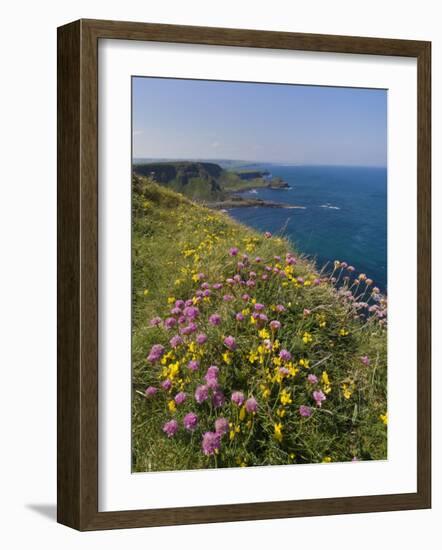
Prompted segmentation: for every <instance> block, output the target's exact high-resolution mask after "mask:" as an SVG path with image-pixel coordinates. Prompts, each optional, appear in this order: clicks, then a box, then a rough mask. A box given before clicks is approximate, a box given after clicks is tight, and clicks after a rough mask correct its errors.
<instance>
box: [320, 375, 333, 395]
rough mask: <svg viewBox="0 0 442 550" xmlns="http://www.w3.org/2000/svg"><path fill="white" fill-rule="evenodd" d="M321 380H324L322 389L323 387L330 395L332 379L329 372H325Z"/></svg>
mask: <svg viewBox="0 0 442 550" xmlns="http://www.w3.org/2000/svg"><path fill="white" fill-rule="evenodd" d="M321 380H322V385H323V386H322V387H323V390H324V393H330V392H331V383H330V378H329V377H328V374H327V371H323V373H322V376H321Z"/></svg>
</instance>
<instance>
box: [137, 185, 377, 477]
mask: <svg viewBox="0 0 442 550" xmlns="http://www.w3.org/2000/svg"><path fill="white" fill-rule="evenodd" d="M132 242H133V246H132V268H133V269H132V273H133V275H132V277H133V296H132V299H133V329H132V366H133V406H132V433H133V448H132V456H133V461H132V462H133V470H134V471H139V472H140V471H149V470H180V469H192V468H209V467H232V466H238V465H241V466H253V465H267V464H293V463H312V462H322V461H324V460H325V461H327V462H328V461H333V462H334V461H348V460H351V459H352V458H353V457H357V458H358V459H360V460H378V459H385V458H386V456H387V427H386V425H385V423H384V422H383V420H382V418H383V416H382V415H384V414H386V410H387V355H386V342H387V338H386V335H387V331H386V325H385V323H384V320H383V319H382V320H381V322H379V320H378V317H377V315H376V314H375V313H374V314H369V313H365V314H364V315H363V316H361V314H360V313H361V310H358V309H357V308H356V307H355V306H354V301H356V303H359V302H369V304H375V305H376V304H380V306H377V307H378V308H379V309H380V310H382V308H383V307H384V306H383V298H382V297H381V300H380V301H379V302H373V300H372V298H371V292H372V288H371V286H370V285H367V284H366V283H365V281H360V282H357V281H359V280H358V279H355V278H354V277H353V275H352V273H349V272H348V271H347V270H346V269H344V268H342V266H340V265H337V267H336V269H335V272H334V274H333V276H334V277H335V278H338V279H339V281H340V282H341V283H342V281H343V277H344V276H345V275H347V274H348V275H350V279H349V281H348V282H347V283H345V284H344V286H343V287H341V289H340V290H338V289H337V288H336V286H335V285H334V284H333V283H332V281H331V277H330V276H321V277H320V282H319V284H318V280H317V279H318V273H317V271H316V268H315V266H314V265H313V264H312V263H311V262H310V261H309V260H308V259H306V258H302V257H300V256H299V255H298V254H296V252H295V251H293V249H292V248H291V246H290V243H289V242H288V241H286V240H285V239H284V238H283V237H282V236H272V237H271V238H266V237H265V236H264V235H262V234H260V233H257V232H255V231H252V230H251V229H249V228H247V227H245V226H243V225H241V224H238V223H236V222H234V221H233V220H231V219H230V218H229V217H228V216H227V215H225V214H222V213H218V212H214V211H211V210H208V209H206V208H203V207H202V206H199V205H197V204H195V203H193V202H191V201H190V200H188V199H187V198H185V197H183V196H182V195H179V194H177V193H174V192H173V191H171V190H169V189H166V188H164V187H160V186H158V185H156V184H154V183H152V182H150V181H149V180H148V179H141V178H134V185H133V239H132ZM232 247H237V248H238V249H239V254H238V256H236V257H232V256H231V255H229V249H231V248H232ZM287 253H289V254H294V255H295V256H296V258H297V263H296V265H294V266H293V267H291V266H290V265H287V264H286V261H285V258H286V254H287ZM243 254H247V255H248V256H249V258H250V260H249V261H250V265H247V266H245V267H244V268H243V269H240V270H239V271H238V268H237V263H238V261H239V260H240V259H241V256H242V255H243ZM275 256H280V257H281V260H275ZM256 257H260V258H261V259H262V260H261V261H260V262H259V263H256V262H254V259H255V258H256ZM266 266H269V267H271V269H273V268H275V266H276V268H277V269H279V270H280V271H284V272H286V276H285V277H284V278H283V277H282V276H280V275H277V274H275V273H273V271H271V272H270V271H266V269H265V267H266ZM278 266H279V267H278ZM250 271H254V272H256V279H255V280H256V286H255V287H253V288H246V287H243V286H240V285H238V284H235V285H229V284H228V283H226V278H229V277H232V276H233V275H234V274H238V273H240V274H241V276H242V278H243V279H244V280H247V279H248V273H249V272H250ZM200 273H203V274H204V276H205V278H204V280H203V281H204V282H208V283H210V284H213V283H217V282H220V283H223V284H224V286H223V288H222V289H221V290H213V289H212V294H211V296H210V297H208V298H206V299H202V300H201V301H200V302H199V303H197V304H196V305H197V307H198V309H199V312H200V314H199V317H198V319H197V325H198V330H197V333H201V332H203V333H205V334H206V335H207V337H208V341H207V343H205V344H204V345H201V346H199V345H195V344H193V347H192V345H190V348H189V344H190V342H191V341H194V340H195V335H191V336H186V337H184V339H185V344H184V345H182V346H179V347H178V348H177V349H176V350H171V346H170V344H169V340H170V338H171V337H172V336H174V335H175V334H177V329H176V328H175V329H172V330H170V331H167V330H165V328H163V326H151V325H150V320H151V319H152V318H154V317H157V316H159V317H161V319H162V320H164V319H165V318H167V317H169V316H170V309H171V308H172V307H173V302H174V301H175V300H178V299H182V300H186V299H188V298H192V297H195V293H196V291H198V289H201V284H202V282H203V281H198V280H197V279H198V274H200ZM263 274H265V275H268V278H267V280H265V281H264V280H262V279H261V277H262V275H263ZM299 277H302V279H299V280H298V278H299ZM345 291H348V292H349V293H351V295H352V296H356V300H353V299H352V298H351V299H348V297H346V296H345V295H344V294H345ZM245 292H248V293H249V294H250V296H251V299H253V300H256V302H257V303H261V304H263V305H264V306H265V310H264V312H265V313H266V314H267V316H268V320H269V321H271V320H272V319H273V320H278V321H279V322H280V323H281V328H280V329H279V330H277V331H276V332H273V331H271V330H269V328H268V323H265V325H263V326H261V327H258V326H257V324H256V323H252V322H251V320H250V318H251V314H252V313H253V308H254V304H253V303H252V302H249V303H245V302H244V301H243V300H242V299H241V296H242V295H243V294H244V293H245ZM226 294H229V295H231V296H232V297H233V300H232V301H229V302H225V301H223V296H224V295H226ZM352 300H353V301H352ZM278 304H283V305H284V306H285V311H284V312H278V311H276V310H275V306H276V305H278ZM243 310H248V311H243ZM241 311H243V314H244V317H245V320H244V321H242V322H239V321H237V320H236V319H235V315H234V314H236V313H238V312H241ZM362 311H364V312H367V308H364V309H362ZM215 312H216V313H218V314H219V315H220V317H221V320H222V322H221V324H220V325H219V326H212V325H211V324H210V323H209V321H208V318H209V316H210V315H211V314H213V313H215ZM262 329H266V330H267V331H268V336H269V337H268V338H267V335H266V334H264V333H262V332H260V330H262ZM228 335H231V336H233V337H234V338H235V340H236V344H237V349H236V350H235V351H234V352H231V353H229V354H228V355H229V356H228V357H227V356H226V355H225V353H226V351H227V348H226V346H225V345H224V343H223V340H224V338H225V337H226V336H228ZM266 340H269V341H270V344H269V342H265V341H266ZM276 341H278V342H279V347H278V344H276V343H275V342H276ZM154 344H162V345H163V346H164V347H165V352H166V355H165V356H164V357H163V360H162V362H157V363H155V364H151V363H150V362H149V361H147V359H146V358H147V356H148V354H149V352H150V350H151V348H152V346H153V345H154ZM266 346H267V347H269V346H270V347H271V348H272V349H271V350H270V351H269V350H266ZM280 349H286V350H288V351H289V352H290V353H291V355H292V360H291V361H289V362H288V363H285V366H286V367H288V370H289V373H288V375H287V376H286V375H281V373H280V372H279V370H278V369H279V368H280V366H284V362H282V364H281V365H278V364H275V362H276V363H277V362H278V355H279V351H280ZM172 351H173V354H172V353H171V352H172ZM364 356H368V358H369V361H370V362H369V365H366V364H364V362H363V361H362V360H361V357H364ZM191 359H196V360H198V361H199V362H200V367H199V370H198V371H196V372H191V371H189V370H188V369H187V367H186V365H187V363H188V362H189V360H191ZM226 360H228V362H226ZM210 365H216V366H217V367H218V368H219V384H220V388H221V390H222V391H223V393H224V394H225V397H226V401H225V404H224V405H223V406H222V407H220V408H218V409H216V408H215V407H214V406H213V404H212V403H211V400H210V399H209V400H208V401H206V402H204V403H202V404H198V403H196V402H195V399H194V392H195V388H196V387H197V386H198V385H201V384H204V375H205V373H206V371H207V368H208V367H209V366H210ZM323 373H325V375H324V374H323ZM311 374H314V375H316V376H317V378H318V383H317V384H311V383H310V382H309V381H308V379H307V376H308V375H311ZM166 378H170V379H171V380H172V384H173V385H172V389H171V390H169V391H168V392H166V391H165V390H162V389H159V390H158V392H157V393H156V395H154V396H153V397H151V398H146V397H145V395H144V390H145V389H146V388H147V387H148V386H155V387H159V386H160V383H161V382H162V381H164V380H165V379H166ZM327 378H328V380H327ZM315 389H316V390H321V391H323V393H324V395H325V396H326V400H325V401H323V403H322V406H321V407H318V406H316V405H315V401H314V399H313V397H312V392H313V390H315ZM179 391H184V392H185V393H186V394H187V399H186V401H185V402H184V403H183V404H182V405H178V406H176V407H175V409H176V410H172V411H171V410H170V408H169V403H170V402H171V401H173V398H174V396H175V395H176V394H177V392H179ZM233 391H241V392H243V393H244V395H245V398H249V397H251V396H253V397H254V398H255V399H256V400H257V402H258V409H257V412H256V413H255V414H252V413H248V412H246V410H245V409H244V407H243V406H242V407H238V406H237V405H235V404H234V403H231V402H230V395H231V393H232V392H233ZM285 396H287V397H286V398H285ZM301 405H305V406H308V407H309V408H310V411H311V416H309V417H303V416H301V415H300V413H299V408H300V406H301ZM189 412H195V413H196V414H197V415H198V418H199V425H198V428H197V429H196V430H195V431H194V432H192V433H191V432H187V431H186V430H185V429H184V428H183V425H182V420H183V417H184V416H185V414H187V413H189ZM219 417H224V418H227V419H228V421H229V422H230V428H229V433H227V434H226V435H224V436H223V437H222V439H221V445H220V449H219V452H217V453H215V454H213V455H210V456H206V455H205V454H204V453H203V452H202V449H201V441H202V435H203V434H204V433H205V432H206V431H213V430H214V421H215V419H216V418H219ZM171 419H176V420H177V421H178V423H179V426H180V427H179V430H178V432H177V433H176V435H175V436H174V437H170V438H168V437H167V436H166V434H165V433H163V431H162V427H163V425H164V423H165V422H167V421H169V420H171ZM275 426H276V429H275ZM278 427H280V428H281V437H278Z"/></svg>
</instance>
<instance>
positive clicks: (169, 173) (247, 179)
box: [134, 161, 281, 202]
mask: <svg viewBox="0 0 442 550" xmlns="http://www.w3.org/2000/svg"><path fill="white" fill-rule="evenodd" d="M134 172H135V173H136V174H137V175H139V176H145V177H150V178H152V179H154V180H155V181H156V182H157V183H159V184H160V185H162V186H165V187H168V188H169V189H172V190H173V191H176V192H178V193H181V194H183V195H186V196H187V197H189V198H191V199H194V200H198V201H208V202H214V201H221V200H224V199H226V198H227V196H228V195H229V193H232V192H235V191H238V190H240V189H241V190H243V189H249V188H250V189H253V188H255V187H266V186H269V185H270V182H269V181H268V180H266V179H265V178H263V177H261V176H260V174H261V172H260V171H257V170H254V171H242V172H240V173H236V172H233V171H229V170H224V169H223V168H221V167H220V166H219V165H218V164H215V163H211V162H195V161H176V162H150V163H143V164H135V165H134ZM264 173H265V172H264ZM274 183H275V186H281V182H280V181H279V179H276V178H275V182H274Z"/></svg>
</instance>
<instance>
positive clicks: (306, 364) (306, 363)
mask: <svg viewBox="0 0 442 550" xmlns="http://www.w3.org/2000/svg"><path fill="white" fill-rule="evenodd" d="M299 364H300V365H301V367H304V368H306V369H308V368H309V366H310V361H309V360H308V359H300V360H299Z"/></svg>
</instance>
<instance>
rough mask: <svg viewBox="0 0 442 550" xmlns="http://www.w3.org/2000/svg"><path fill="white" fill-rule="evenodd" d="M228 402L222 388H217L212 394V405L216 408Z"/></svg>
mask: <svg viewBox="0 0 442 550" xmlns="http://www.w3.org/2000/svg"><path fill="white" fill-rule="evenodd" d="M225 402H226V397H225V395H224V393H223V392H222V391H221V390H220V389H216V390H215V391H214V392H213V394H212V405H213V406H214V407H215V408H219V407H222V406H223V405H224V403H225Z"/></svg>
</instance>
